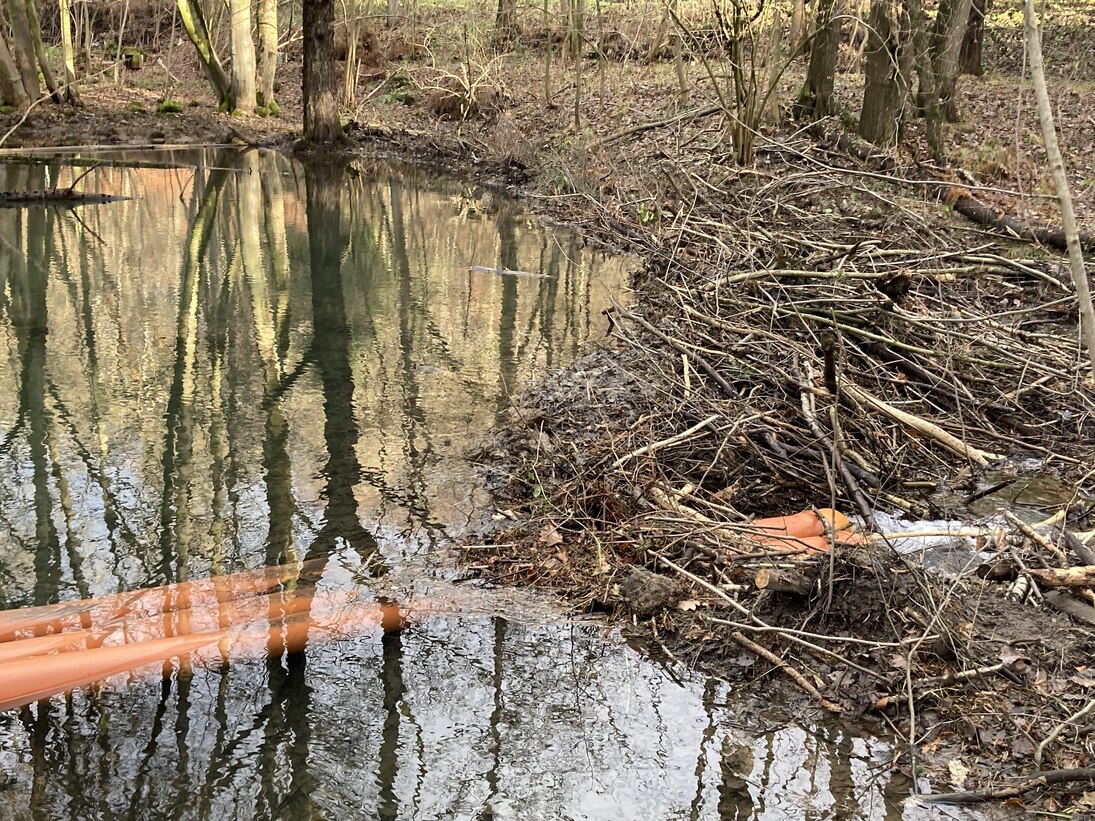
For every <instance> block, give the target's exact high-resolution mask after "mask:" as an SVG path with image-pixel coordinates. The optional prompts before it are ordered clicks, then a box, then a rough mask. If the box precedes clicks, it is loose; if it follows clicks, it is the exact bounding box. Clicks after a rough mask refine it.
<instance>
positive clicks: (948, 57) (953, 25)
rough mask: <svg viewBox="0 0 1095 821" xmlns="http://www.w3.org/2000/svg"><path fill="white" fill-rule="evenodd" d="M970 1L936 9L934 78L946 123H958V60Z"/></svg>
mask: <svg viewBox="0 0 1095 821" xmlns="http://www.w3.org/2000/svg"><path fill="white" fill-rule="evenodd" d="M971 5H972V3H971V0H944V1H943V2H942V3H941V4H940V6H939V16H938V17H936V27H935V78H936V83H937V85H938V88H939V101H940V103H942V105H943V112H944V113H945V114H946V116H947V120H949V121H950V122H952V123H953V122H957V121H958V103H957V101H956V99H955V91H956V89H957V87H958V68H959V62H958V58H959V57H960V56H961V54H962V40H963V38H964V37H965V34H966V29H967V27H968V22H969V19H970V6H971Z"/></svg>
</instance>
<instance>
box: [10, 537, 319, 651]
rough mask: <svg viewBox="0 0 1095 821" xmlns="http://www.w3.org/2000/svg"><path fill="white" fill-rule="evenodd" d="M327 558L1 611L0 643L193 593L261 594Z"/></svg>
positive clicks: (138, 611)
mask: <svg viewBox="0 0 1095 821" xmlns="http://www.w3.org/2000/svg"><path fill="white" fill-rule="evenodd" d="M326 561H327V559H326V558H317V559H310V560H308V561H307V562H305V563H304V565H303V566H302V567H298V566H297V565H279V566H274V567H262V568H257V569H254V570H243V571H241V572H239V573H233V574H231V575H229V576H214V577H212V578H209V579H200V580H196V581H191V582H177V583H175V584H167V585H164V586H162V587H154V588H145V589H142V590H133V591H130V592H127V593H111V594H109V595H106V596H98V597H96V598H92V599H83V600H81V601H73V602H61V603H59V604H47V605H43V606H40V607H25V608H20V609H16V610H4V611H0V642H4V641H11V640H12V639H14V638H16V635H15V634H16V633H21V632H26V631H32V632H34V633H36V634H38V635H41V634H42V633H46V632H52V633H56V632H60V631H61V630H63V629H65V628H67V627H75V628H88V627H91V626H92V625H95V624H99V625H103V624H106V623H107V622H109V621H113V620H117V619H121V618H124V617H127V616H134V615H135V616H138V617H140V616H146V615H153V614H156V613H166V612H173V611H176V610H185V609H187V608H189V606H190V604H189V602H190V600H191V599H192V598H193V597H195V596H203V595H207V594H209V595H214V596H216V597H217V599H218V600H219V601H227V600H231V599H239V598H243V597H246V596H252V595H256V594H259V593H264V592H266V591H268V590H270V588H271V587H274V586H276V585H279V584H282V583H284V582H286V581H290V580H293V579H296V578H298V577H299V576H300V575H301V574H302V573H305V572H309V571H314V570H316V569H320V568H322V566H323V564H325V563H326Z"/></svg>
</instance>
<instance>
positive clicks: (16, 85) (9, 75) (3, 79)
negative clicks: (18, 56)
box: [0, 29, 30, 108]
mask: <svg viewBox="0 0 1095 821" xmlns="http://www.w3.org/2000/svg"><path fill="white" fill-rule="evenodd" d="M0 104H2V105H13V106H15V107H16V108H23V107H25V106H27V105H29V104H30V96H29V95H28V94H27V89H26V87H25V86H24V85H23V76H22V75H21V74H20V73H19V67H18V66H16V65H15V57H14V56H13V55H12V53H11V46H10V45H9V44H8V37H7V34H6V32H4V31H3V30H2V29H0Z"/></svg>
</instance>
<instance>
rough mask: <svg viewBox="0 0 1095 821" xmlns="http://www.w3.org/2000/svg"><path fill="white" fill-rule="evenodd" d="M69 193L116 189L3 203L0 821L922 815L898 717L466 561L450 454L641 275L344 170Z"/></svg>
mask: <svg viewBox="0 0 1095 821" xmlns="http://www.w3.org/2000/svg"><path fill="white" fill-rule="evenodd" d="M126 159H128V160H130V161H132V162H134V164H135V165H134V167H125V166H124V164H121V163H124V161H125V160H126ZM86 165H87V164H86V162H83V161H82V160H81V161H80V162H79V163H73V164H72V165H70V164H69V163H68V162H62V161H60V160H49V161H45V160H44V161H42V162H41V163H39V164H33V165H8V166H5V167H4V168H3V172H2V176H3V186H0V187H3V188H4V189H5V190H11V191H47V192H48V191H50V190H54V189H58V188H59V189H62V190H63V189H64V188H65V187H66V186H68V185H69V182H70V180H71V179H72V178H73V176H74V175H76V174H78V173H83V171H84V170H86ZM138 166H139V167H138ZM81 189H82V190H87V191H88V192H90V193H95V192H102V193H103V194H109V195H112V196H118V197H123V198H124V199H121V200H118V201H114V202H109V203H104V204H98V205H87V206H86V207H82V208H72V207H70V205H71V204H66V205H65V206H64V207H53V206H52V205H50V204H49V203H48V202H46V201H45V200H46V199H47V198H39V199H40V200H41V201H38V202H32V203H28V204H27V207H20V208H12V209H8V210H4V211H2V212H0V222H2V223H3V229H2V232H0V233H2V236H3V237H4V240H3V242H2V243H0V352H2V353H0V356H2V357H3V360H2V365H0V388H2V389H0V476H2V477H3V481H2V482H0V610H4V611H5V612H4V613H3V615H2V616H0V689H3V690H4V692H5V693H6V694H7V695H5V697H4V699H3V701H4V706H5V707H6V708H8V709H6V711H5V712H3V713H2V714H0V816H3V817H4V818H11V819H24V818H27V819H52V818H151V817H155V818H177V819H184V818H224V819H237V818H248V817H255V818H284V819H299V818H312V817H315V818H318V817H327V818H372V817H380V818H393V819H394V818H419V817H428V818H435V817H446V818H450V817H451V818H470V817H476V818H514V819H516V818H522V819H524V818H538V819H555V818H561V817H567V818H591V819H593V818H596V819H617V818H651V819H657V818H680V817H685V816H687V817H691V818H697V819H717V818H730V817H736V818H747V817H748V818H787V817H802V818H806V817H834V818H835V817H839V818H865V819H866V818H876V817H881V816H882V815H886V814H889V816H890V817H907V818H922V817H931V811H930V810H928V809H925V808H918V807H916V806H912V805H909V806H904V804H903V802H904V799H905V798H906V797H907V796H908V795H909V793H910V792H911V788H912V782H911V781H910V779H909V778H908V777H907V776H906V775H904V774H903V773H902V772H900V770H894V768H893V762H894V761H895V760H896V759H897V758H898V757H899V755H900V742H899V741H898V742H895V741H894V737H893V736H892V734H891V733H890V732H889V730H888V729H887V728H886V727H877V728H876V730H875V732H873V733H872V732H868V731H866V730H865V729H864V725H862V724H859V723H855V722H848V721H844V720H843V719H840V718H839V717H835V716H829V715H823V714H817V715H813V716H810V717H809V718H807V719H805V720H803V719H801V718H798V717H796V714H799V706H798V705H797V704H796V703H795V702H794V700H793V699H792V700H790V701H788V700H787V699H785V698H783V697H782V696H781V697H780V698H769V697H768V696H766V697H765V699H764V700H763V701H761V700H758V699H756V698H754V697H752V696H751V695H750V693H751V692H752V691H751V690H750V689H748V688H738V687H737V686H736V685H734V684H733V683H731V682H729V681H727V680H726V679H725V678H721V677H720V678H715V677H708V676H706V675H703V674H701V673H699V672H695V671H690V670H688V669H686V668H685V667H681V666H676V665H672V664H668V663H665V662H666V661H667V660H666V659H664V658H662V654H661V652H660V651H657V652H655V653H654V655H653V656H651V655H650V654H647V653H640V652H636V651H635V650H634V649H632V648H631V647H629V646H628V645H627V644H625V643H623V641H622V640H621V639H620V637H618V636H616V635H614V634H612V633H610V632H607V631H606V625H605V623H604V622H603V621H594V620H582V619H577V620H575V619H573V618H570V617H567V616H566V615H564V613H562V612H561V610H560V609H559V608H558V606H557V605H553V604H551V603H550V602H548V601H547V600H546V599H543V598H539V597H536V596H534V595H531V594H521V593H519V592H517V591H508V592H507V591H503V590H489V589H486V588H483V587H477V586H476V585H474V584H473V583H470V582H468V581H466V580H465V579H464V576H463V575H462V574H463V573H465V571H457V570H456V569H454V568H455V562H453V561H452V560H451V559H450V558H449V551H448V549H447V546H449V545H451V544H452V541H453V539H454V537H458V536H460V535H461V534H462V533H463V532H464V531H465V529H466V528H467V527H468V525H469V523H474V522H477V521H478V514H477V513H476V511H477V510H479V509H481V508H482V506H483V505H485V504H486V503H487V501H488V499H487V497H486V496H485V494H484V493H483V491H481V490H477V489H476V488H477V487H478V483H477V480H476V476H475V469H474V468H473V466H471V465H470V464H469V463H468V462H466V461H465V460H464V459H462V458H461V454H462V453H463V452H464V450H465V449H466V448H467V446H468V445H469V443H470V442H471V441H472V440H473V439H475V438H476V437H479V436H481V435H482V434H483V433H484V432H485V431H486V430H487V429H489V428H490V427H491V426H494V425H497V424H500V423H501V424H506V423H508V420H509V419H510V415H511V414H512V413H514V408H516V407H519V404H518V401H519V400H518V398H517V397H519V396H520V394H521V392H522V391H523V390H524V387H525V386H527V385H528V384H530V382H531V381H532V380H534V379H536V378H538V377H541V376H543V375H545V374H548V373H552V372H554V369H557V368H560V367H565V366H567V365H569V364H570V363H572V362H574V361H575V359H576V358H577V357H578V356H579V355H580V354H581V353H582V352H583V351H584V350H586V349H587V347H588V344H589V343H590V342H591V341H593V340H597V339H600V338H603V337H604V336H605V334H606V333H607V332H608V331H609V329H610V324H609V321H610V320H609V318H608V317H607V316H606V315H605V313H604V312H605V311H606V310H609V309H610V308H612V306H613V305H614V304H616V303H615V299H614V295H615V297H617V298H618V297H619V296H620V295H622V294H623V293H624V292H625V290H626V284H625V283H626V277H627V272H628V269H629V268H631V267H634V264H635V263H634V262H633V261H631V260H628V259H624V258H619V257H612V256H606V255H605V254H603V253H600V252H598V251H595V250H592V249H590V248H588V247H585V246H583V244H582V243H581V242H579V241H578V240H577V238H576V237H575V236H573V235H571V234H568V233H566V232H562V231H553V230H549V229H547V228H544V227H543V226H541V225H539V224H538V223H537V222H536V221H535V220H533V219H531V218H530V217H529V216H527V215H526V214H524V213H522V212H521V211H520V210H519V209H518V208H517V207H516V206H515V205H514V204H513V203H511V202H508V201H504V200H497V201H494V202H488V201H487V200H486V199H481V198H479V197H476V196H473V195H472V192H470V191H468V190H465V189H464V188H462V187H461V186H459V185H456V184H454V183H450V182H445V181H437V180H429V179H426V178H424V177H423V176H422V175H421V174H420V173H417V172H414V171H412V170H409V169H406V168H396V167H387V166H381V165H376V164H369V163H362V162H359V163H355V164H354V165H353V166H350V167H348V168H345V169H341V168H332V167H330V166H327V167H324V166H311V167H307V168H306V167H303V166H301V165H299V164H297V163H295V162H293V161H290V160H288V159H286V158H284V157H281V156H278V155H275V154H264V153H260V152H256V151H248V152H243V153H240V152H236V151H227V152H214V151H199V150H190V151H187V152H181V153H178V152H177V153H174V154H161V155H157V154H152V155H149V154H148V153H142V154H135V155H132V156H128V157H127V156H121V157H118V156H115V157H113V164H110V165H107V164H103V165H102V167H98V168H95V169H94V170H93V171H92V172H91V173H88V174H87V176H86V177H85V178H84V179H83V180H82V182H81ZM507 272H527V273H531V274H535V275H536V276H510V275H507ZM614 316H616V317H618V316H619V314H615V315H614ZM613 384H614V383H613V381H612V380H603V381H601V382H599V383H598V384H596V385H592V386H591V390H593V391H594V393H595V394H596V393H597V392H599V391H601V390H604V389H609V388H611V387H612V385H613ZM692 384H693V385H694V390H696V391H699V390H700V389H701V385H700V382H699V381H694V382H693V383H692ZM621 389H622V388H621ZM636 410H638V408H636ZM645 424H646V423H645V422H644V425H645ZM655 424H656V423H655ZM721 424H722V423H721V422H720V425H719V426H720V428H721ZM644 430H646V428H643V427H641V426H640V427H639V428H636V435H637V436H639V435H642V434H643V432H644ZM575 444H576V445H578V446H579V447H581V446H582V443H581V439H576V440H575ZM696 453H697V458H700V457H702V456H703V454H702V452H700V451H696ZM646 464H647V462H645V461H643V460H637V461H635V462H634V463H630V464H628V466H627V469H628V470H632V469H634V468H635V467H636V466H640V465H646ZM612 475H613V474H611V473H606V474H605V478H606V479H611V477H612ZM545 481H546V479H545ZM633 501H634V500H632V499H630V498H629V500H628V501H627V504H632V503H633ZM775 502H776V500H773V504H774V503H775ZM503 518H505V517H503ZM559 525H560V527H561V528H563V530H564V532H566V533H567V535H566V537H565V538H566V539H567V540H568V545H569V540H570V539H571V536H570V535H569V531H568V530H566V528H568V527H572V526H573V525H572V524H570V523H568V522H566V521H562V520H560V522H559ZM496 549H497V546H494V547H492V550H496ZM567 549H571V548H570V547H569V546H568V548H567ZM605 549H606V551H609V552H606V554H605V556H606V560H608V559H610V558H612V553H611V551H615V550H616V549H617V548H616V547H615V546H613V545H606V546H605ZM552 552H553V554H558V553H559V552H560V548H559V546H558V545H556V546H554V547H553V548H552ZM678 558H679V556H678ZM613 560H614V559H613ZM682 561H685V560H684V559H682ZM690 566H691V567H692V568H693V570H695V571H697V572H700V568H699V567H698V566H696V565H695V564H692V565H690ZM549 567H550V565H549V564H545V565H544V568H545V570H547V569H548V568H549ZM613 572H615V571H613ZM605 578H606V579H608V578H611V576H607V577H605ZM711 612H712V613H713V611H711ZM156 642H159V644H156ZM650 646H651V647H652V648H653V647H654V645H650ZM134 648H136V649H135V650H134ZM66 654H68V656H67V657H66ZM74 659H77V660H78V661H73V660H74ZM119 659H123V660H122V661H121V662H119V661H118V660H119ZM108 660H109V662H108ZM742 661H743V663H744V661H745V659H744V658H743V659H742ZM119 664H121V666H119ZM47 674H48V676H47ZM50 677H52V678H50ZM47 679H48V680H47ZM95 679H97V681H95V683H93V684H88V682H91V681H93V680H95ZM69 688H74V689H69ZM66 689H68V690H69V691H68V692H62V691H63V690H66ZM19 705H22V706H19Z"/></svg>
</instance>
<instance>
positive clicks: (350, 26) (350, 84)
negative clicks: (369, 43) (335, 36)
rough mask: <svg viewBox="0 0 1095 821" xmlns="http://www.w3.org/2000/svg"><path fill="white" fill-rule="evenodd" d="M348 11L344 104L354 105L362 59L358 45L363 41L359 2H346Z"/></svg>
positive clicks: (343, 89)
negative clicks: (358, 53) (359, 66)
mask: <svg viewBox="0 0 1095 821" xmlns="http://www.w3.org/2000/svg"><path fill="white" fill-rule="evenodd" d="M343 8H344V9H345V11H346V60H345V61H344V62H343V66H342V104H343V105H344V106H352V105H355V104H356V103H357V78H358V65H359V63H360V60H359V59H358V56H357V47H358V45H359V44H360V43H361V31H360V24H361V21H360V19H359V18H358V14H357V3H356V2H352V3H349V4H344V5H343Z"/></svg>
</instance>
